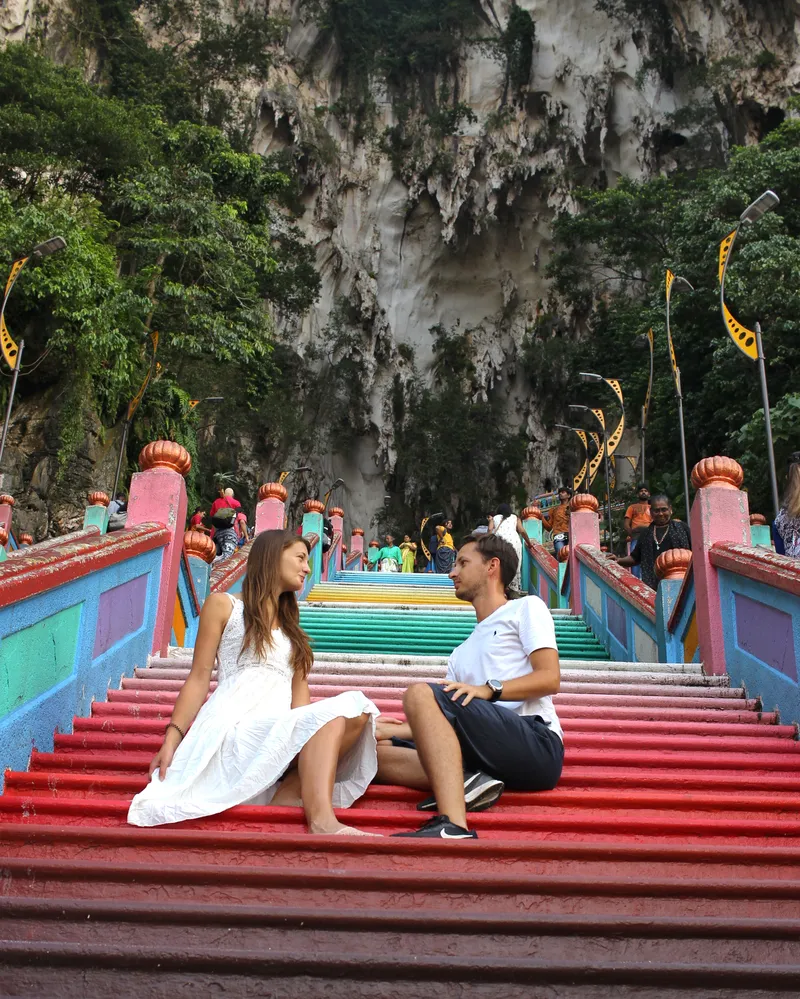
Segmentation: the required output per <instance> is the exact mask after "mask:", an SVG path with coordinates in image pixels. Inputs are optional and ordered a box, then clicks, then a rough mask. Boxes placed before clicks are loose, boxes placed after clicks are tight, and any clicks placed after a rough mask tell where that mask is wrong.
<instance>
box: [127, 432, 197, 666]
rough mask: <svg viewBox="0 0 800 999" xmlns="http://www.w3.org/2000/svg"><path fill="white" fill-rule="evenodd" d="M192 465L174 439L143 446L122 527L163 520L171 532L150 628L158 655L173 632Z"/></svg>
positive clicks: (161, 653)
mask: <svg viewBox="0 0 800 999" xmlns="http://www.w3.org/2000/svg"><path fill="white" fill-rule="evenodd" d="M191 467H192V459H191V457H190V455H189V452H188V451H187V450H186V448H185V447H182V446H181V445H180V444H177V443H176V442H175V441H154V442H153V443H152V444H148V445H147V446H146V447H144V448H142V451H141V453H140V455H139V468H140V469H141V472H136V474H135V475H134V476H133V477H132V478H131V486H130V498H129V500H128V517H127V520H126V521H125V527H126V528H130V527H135V526H136V525H137V524H149V523H156V524H164V526H165V527H166V528H167V530H168V531H169V532H170V536H171V537H170V542H169V544H168V545H167V546H166V547H165V548H164V554H163V555H162V560H161V579H160V583H159V590H158V609H157V610H156V625H155V629H154V632H153V644H152V651H153V652H154V653H156V654H159V655H166V652H167V648H168V646H169V640H170V636H171V634H172V618H173V615H174V613H175V601H176V600H177V598H178V592H177V591H178V574H179V572H180V566H181V556H182V554H183V533H184V527H185V526H186V483H185V482H184V481H183V479H184V476H185V475H186V474H187V473H188V472H189V470H190V469H191Z"/></svg>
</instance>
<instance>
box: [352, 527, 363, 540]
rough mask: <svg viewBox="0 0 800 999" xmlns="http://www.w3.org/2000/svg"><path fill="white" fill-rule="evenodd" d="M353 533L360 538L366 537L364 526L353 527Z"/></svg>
mask: <svg viewBox="0 0 800 999" xmlns="http://www.w3.org/2000/svg"><path fill="white" fill-rule="evenodd" d="M353 534H355V535H357V536H358V537H359V538H363V537H364V528H363V527H354V528H353Z"/></svg>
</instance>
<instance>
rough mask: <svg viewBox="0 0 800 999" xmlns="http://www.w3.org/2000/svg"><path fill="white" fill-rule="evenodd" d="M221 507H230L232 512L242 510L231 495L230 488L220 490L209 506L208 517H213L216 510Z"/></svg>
mask: <svg viewBox="0 0 800 999" xmlns="http://www.w3.org/2000/svg"><path fill="white" fill-rule="evenodd" d="M223 507H230V508H231V509H232V510H241V509H242V504H241V503H240V502H239V500H237V499H236V497H235V496H234V495H233V490H232V489H231V488H230V487H229V488H228V489H220V491H219V496H218V497H217V499H215V500H214V502H213V503H212V504H211V513H210V516H211V517H213V516H214V514H215V513H216V512H217V510H221V509H222V508H223Z"/></svg>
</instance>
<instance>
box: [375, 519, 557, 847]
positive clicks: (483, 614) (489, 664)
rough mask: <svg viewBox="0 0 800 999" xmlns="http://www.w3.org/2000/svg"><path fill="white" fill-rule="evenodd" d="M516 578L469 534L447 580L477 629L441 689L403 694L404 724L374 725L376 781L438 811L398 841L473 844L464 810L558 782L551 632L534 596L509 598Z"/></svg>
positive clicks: (506, 548)
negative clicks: (423, 793) (422, 796)
mask: <svg viewBox="0 0 800 999" xmlns="http://www.w3.org/2000/svg"><path fill="white" fill-rule="evenodd" d="M516 571H517V554H516V552H515V551H514V549H513V548H512V546H511V545H510V544H509V543H508V542H507V541H505V540H504V539H503V538H500V537H498V536H497V535H496V534H484V535H470V537H469V538H468V539H467V540H466V541H465V542H464V545H463V546H462V547H461V549H460V550H459V553H458V558H457V559H456V563H455V566H454V567H453V571H452V572H451V573H450V578H451V579H452V580H453V582H454V584H455V589H456V596H457V597H459V598H460V599H462V600H469V601H470V602H471V603H472V605H473V606H474V608H475V614H476V616H477V624H476V626H475V630H474V631H473V632H472V634H471V635H470V636H469V638H468V639H467V640H466V641H465V642H463V643H462V644H461V645H459V646H458V648H456V649H455V650H454V651H453V653H452V655H451V656H450V659H449V662H448V665H447V678H446V680H445V682H444V684H438V683H417V684H413V685H412V686H410V687H409V688H408V689H407V690H406V693H405V696H404V698H403V707H404V708H405V713H406V718H407V719H408V722H407V723H401V722H398V721H397V720H395V719H391V718H380V719H379V720H378V727H377V729H378V730H377V735H378V740H379V742H378V780H380V781H382V782H383V783H386V784H401V785H403V786H405V787H414V788H419V789H421V790H431V789H432V790H433V795H434V796H433V797H432V798H429V799H427V800H425V801H423V802H420V804H419V805H418V806H417V807H418V808H419V809H420V810H422V811H434V812H437V813H438V814H436V815H435V816H434V818H432V819H431V820H430V822H426V823H425V825H424V826H422V828H421V829H418V830H416V831H415V832H412V833H398V834H397V835H400V836H422V837H436V838H441V839H476V838H477V834H476V833H475V832H472V831H470V830H469V829H468V828H467V811H482V810H483V809H485V808H488V807H489V806H490V805H493V804H494V803H495V802H496V801H497V799H498V798H499V797H500V795H501V794H502V792H503V790H504V788H505V787H508V788H510V789H512V790H515V791H544V790H550V789H552V788H554V787H555V786H556V784H557V783H558V779H559V777H560V776H561V768H562V765H563V761H564V743H563V735H562V731H561V725H560V724H559V721H558V716H557V715H556V712H555V708H554V707H553V701H552V699H551V695H553V694H556V693H558V689H559V684H560V680H561V673H560V668H559V664H558V651H557V649H556V635H555V627H554V625H553V618H552V616H551V614H550V611H549V610H548V609H547V607H546V606H545V605H544V603H543V602H542V601H541V600H540V599H539V597H524V598H523V599H521V600H509V599H508V598H507V595H506V591H507V588H508V586H509V585H510V584H511V582H512V580H513V579H514V575H515V573H516ZM410 740H413V741H410Z"/></svg>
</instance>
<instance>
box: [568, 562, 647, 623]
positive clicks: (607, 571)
mask: <svg viewBox="0 0 800 999" xmlns="http://www.w3.org/2000/svg"><path fill="white" fill-rule="evenodd" d="M577 555H578V561H580V562H583V564H584V565H585V566H587V567H588V568H589V569H591V570H592V572H595V573H597V575H598V576H599V577H600V578H601V579H602V580H603V582H604V583H606V584H607V585H608V586H610V587H611V589H612V590H614V591H615V592H616V593H618V594H619V595H620V596H621V597H622V599H623V600H625V601H626V602H627V603H629V604H633V606H634V607H635V608H636V609H637V610H638V611H640V612H641V613H642V614H644V616H645V617H646V618H648V620H650V621H652V622H653V624H655V620H656V591H655V590H651V589H650V587H649V586H648V585H647V583H643V582H642V581H641V580H640V579H637V578H636V576H634V575H632V574H631V573H630V572H628V570H627V569H623V568H622V567H621V566H619V565H617V563H616V562H614V561H612V559H611V558H610V556H607V555H605V554H604V553H603V552H601V551H600V550H599V548H595V547H593V546H592V545H578V548H577ZM572 585H573V586H577V585H578V584H577V580H575V581H573V583H572Z"/></svg>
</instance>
